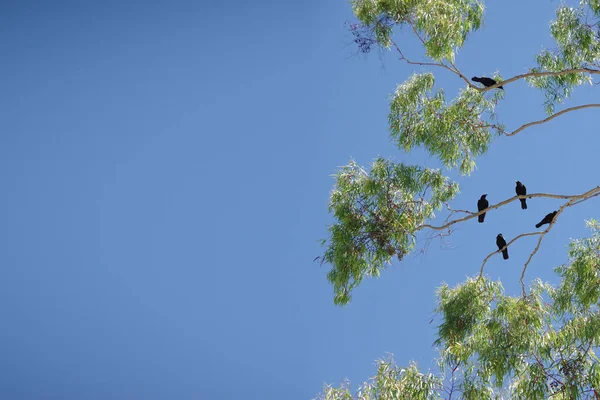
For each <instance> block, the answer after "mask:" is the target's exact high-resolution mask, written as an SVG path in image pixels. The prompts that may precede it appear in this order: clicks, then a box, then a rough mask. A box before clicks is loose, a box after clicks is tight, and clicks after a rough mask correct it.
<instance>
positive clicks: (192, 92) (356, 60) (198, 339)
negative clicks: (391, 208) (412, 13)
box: [0, 1, 600, 400]
mask: <svg viewBox="0 0 600 400" xmlns="http://www.w3.org/2000/svg"><path fill="white" fill-rule="evenodd" d="M544 4H545V5H546V8H543V9H542V10H539V8H541V7H540V5H538V4H537V3H536V5H535V7H536V10H537V11H536V12H533V7H534V6H533V4H531V5H530V4H529V3H527V2H522V1H520V2H516V1H505V2H502V5H500V4H499V3H498V2H490V4H488V6H487V7H488V8H487V11H486V22H485V27H484V28H483V29H482V31H480V32H479V33H477V34H476V35H474V36H472V37H471V38H470V39H469V41H468V43H467V45H466V47H465V49H464V50H463V51H461V53H460V54H459V56H458V58H457V65H458V66H459V68H461V70H462V71H463V72H464V73H465V74H466V75H468V76H472V75H490V74H493V73H494V71H496V70H499V71H500V72H501V74H502V75H503V76H504V77H505V78H508V77H510V76H513V75H515V74H519V73H522V72H525V71H526V69H527V68H528V67H530V66H532V65H533V64H532V61H533V57H534V55H535V54H536V53H537V52H538V51H540V50H541V49H542V48H543V46H550V45H551V42H550V38H549V33H548V30H547V26H548V21H549V20H550V19H551V18H552V16H553V12H554V7H555V6H556V5H557V3H556V2H548V3H547V4H546V3H544ZM517 5H518V7H517ZM513 9H519V10H520V11H519V12H518V13H517V12H512V11H511V12H510V15H507V13H506V10H513ZM1 11H2V12H1V14H2V17H1V18H2V23H1V24H0V49H1V50H2V54H4V56H5V57H3V62H2V65H1V66H0V71H1V72H2V74H1V76H2V95H1V96H0V102H1V103H0V110H1V111H0V184H1V186H2V188H3V190H2V196H0V207H1V209H2V210H3V211H4V212H3V213H2V223H1V224H0V240H1V242H2V251H1V252H0V265H1V266H2V279H0V296H1V301H0V315H1V316H2V320H3V324H2V325H3V327H2V330H0V354H2V355H3V356H2V357H0V397H1V398H6V399H107V398H111V399H150V400H153V399H172V398H176V399H239V398H257V399H258V398H260V399H265V400H269V399H283V398H285V399H309V398H312V397H314V396H315V395H316V393H318V392H319V391H320V390H321V387H322V384H323V383H326V382H328V383H334V384H338V383H339V382H340V381H341V380H343V379H344V378H346V377H347V378H349V379H350V380H351V381H352V382H353V383H354V384H355V385H357V384H359V383H360V382H362V381H364V380H365V379H367V378H368V377H369V376H372V375H374V373H375V368H374V365H373V362H374V361H375V360H376V359H377V358H380V357H384V356H385V355H386V353H388V352H392V353H394V354H395V358H396V360H397V362H398V363H399V364H406V363H408V362H409V361H410V360H416V361H417V362H418V363H419V365H420V366H422V367H423V368H425V369H426V368H428V367H431V366H432V365H433V359H434V358H435V357H436V353H435V351H434V349H433V348H432V343H433V341H434V339H435V329H436V325H437V323H439V321H437V320H434V322H433V323H431V324H430V323H429V321H430V319H431V318H432V315H433V314H432V310H433V309H434V307H435V295H434V293H435V289H436V288H437V287H439V285H440V284H441V283H442V282H447V283H449V284H452V285H453V284H456V283H458V282H460V281H462V280H464V279H465V277H466V276H468V275H474V274H476V273H477V271H478V270H479V267H480V265H481V261H482V260H483V258H484V257H485V256H486V255H487V254H489V253H490V252H491V251H493V250H494V249H495V236H496V235H497V234H498V233H500V232H502V233H503V234H504V236H505V237H507V238H512V237H514V236H515V235H517V234H519V233H521V232H524V231H526V230H530V229H531V228H533V225H534V224H535V223H536V222H538V221H539V220H540V219H541V218H542V217H543V216H544V215H545V214H546V213H548V212H550V211H552V210H554V209H556V208H557V207H558V205H559V204H560V202H558V201H552V200H536V201H533V200H531V201H529V209H528V210H527V211H522V210H521V209H520V208H519V206H518V204H517V203H515V204H511V207H505V208H503V209H501V210H500V211H498V212H495V213H489V214H488V216H487V218H486V222H485V224H483V225H481V224H477V223H476V222H474V221H473V222H472V223H467V224H463V225H460V226H458V227H457V230H456V232H455V233H454V234H453V235H452V237H451V238H450V239H449V240H447V242H446V244H445V245H444V246H441V245H440V243H439V242H437V241H434V242H432V243H431V245H430V246H429V248H428V250H427V252H426V253H425V254H424V255H417V253H414V254H412V255H410V256H408V257H407V258H406V259H405V260H404V261H403V262H401V263H398V262H396V263H394V264H393V265H392V266H390V268H389V269H388V270H387V271H385V272H384V273H383V274H382V278H380V279H378V280H369V281H366V282H365V283H364V284H363V285H362V286H361V287H360V288H359V289H357V290H356V291H355V293H354V298H353V302H352V303H351V304H350V305H349V306H347V307H345V308H339V307H335V306H334V305H333V300H332V299H333V296H332V289H331V287H330V286H329V285H328V283H327V281H326V279H325V275H326V272H327V266H325V265H324V266H319V265H318V264H316V263H313V262H312V260H313V259H314V257H316V256H317V255H320V254H321V249H320V247H319V244H318V239H321V238H325V237H326V234H327V231H326V226H327V224H328V223H330V222H331V219H330V217H329V215H328V213H327V199H328V196H329V191H330V189H331V187H332V184H333V180H332V178H331V176H330V175H331V174H332V173H333V172H334V171H335V170H336V168H337V167H338V166H340V165H344V164H346V163H347V162H348V161H349V160H350V159H351V158H354V159H355V160H357V161H358V162H359V163H360V164H362V165H365V166H368V165H369V164H370V163H371V161H372V160H373V159H374V158H376V157H377V156H384V157H391V158H393V159H394V160H396V161H402V162H405V163H408V164H412V163H414V164H421V165H427V166H431V167H436V166H437V165H438V163H437V162H436V160H434V159H431V158H430V157H428V156H427V155H426V154H425V153H424V152H422V151H416V152H414V153H411V154H404V153H402V152H400V151H399V150H397V149H396V148H394V146H393V144H392V143H391V141H390V139H389V138H388V136H387V123H386V121H387V111H388V108H387V105H388V98H389V95H390V94H391V93H392V92H393V91H394V89H395V86H396V85H397V84H399V83H401V82H402V81H404V80H405V79H406V78H407V77H409V76H410V74H412V72H413V71H415V69H413V68H412V67H411V66H408V65H406V64H403V63H402V62H400V61H398V60H396V56H395V55H394V54H393V53H390V52H381V53H379V54H378V53H377V52H375V53H372V54H370V55H369V56H368V57H363V56H353V55H354V53H355V51H356V50H355V48H354V47H353V46H352V38H351V36H350V35H349V33H348V32H347V30H345V29H344V22H345V21H348V20H352V15H351V8H350V6H349V5H348V4H347V3H346V2H344V1H335V2H322V1H306V2H266V1H262V2H261V1H259V2H252V3H244V2H225V3H223V4H222V5H216V6H215V5H208V4H203V3H202V2H192V1H172V2H150V3H148V4H145V5H144V7H143V8H142V7H140V6H139V5H135V4H133V3H127V4H123V2H113V1H109V2H104V3H102V4H100V3H92V2H66V1H62V2H61V1H57V2H52V3H49V2H25V1H23V2H4V3H3V5H2V7H1ZM398 42H399V44H400V45H401V46H402V48H403V50H406V51H405V53H406V55H407V56H408V57H411V58H414V59H419V57H420V56H421V54H422V53H421V49H420V48H419V47H418V46H416V45H415V43H414V41H413V40H412V39H410V38H403V39H400V40H398ZM486 43H487V46H486V47H488V48H484V45H486ZM490 43H491V44H492V46H491V48H490V46H489V44H490ZM425 70H426V69H417V70H416V71H425ZM435 73H436V78H437V81H436V86H437V87H444V88H445V90H446V93H447V95H448V97H452V96H453V95H454V94H455V93H456V91H457V90H458V89H459V88H460V87H461V85H462V82H461V81H460V80H459V79H457V78H456V77H454V76H451V75H448V74H447V73H445V72H444V71H435ZM592 99H593V94H592V89H590V88H582V89H578V90H577V91H576V94H575V97H574V99H573V100H571V101H569V103H568V104H569V105H575V104H581V103H584V102H591V101H592ZM542 102H543V97H542V95H541V94H540V93H538V92H535V91H533V90H532V89H529V88H528V87H527V86H526V84H525V83H524V82H516V83H513V84H510V85H508V86H507V87H506V96H505V101H504V102H502V103H501V104H500V106H499V107H498V112H499V116H500V118H501V119H502V121H503V122H504V123H505V124H506V125H507V127H508V128H509V129H510V128H516V127H518V126H520V125H521V124H522V123H525V122H529V121H531V120H534V119H540V118H543V117H544V114H543V108H542ZM596 102H597V101H596ZM594 117H596V118H594ZM598 148H600V140H599V139H598V135H597V112H596V111H594V110H593V109H592V110H584V111H579V112H577V113H572V114H568V115H566V116H564V117H560V118H559V119H557V120H555V121H552V122H551V123H548V124H546V125H543V126H539V127H533V128H530V129H528V130H526V131H524V132H522V133H521V134H519V135H517V136H516V137H513V138H499V139H497V140H496V141H495V142H494V143H493V145H492V147H491V150H490V151H489V153H488V154H487V155H485V156H484V157H481V158H480V159H479V160H478V170H477V171H476V172H475V173H474V174H473V175H472V176H471V177H468V178H460V183H461V190H462V194H461V195H460V197H459V198H457V200H456V202H455V203H454V206H455V207H456V208H463V209H464V208H474V207H475V205H476V202H477V199H478V198H479V196H480V195H481V194H482V193H488V199H489V200H490V202H491V203H495V202H497V201H500V200H503V199H506V198H508V197H511V196H513V195H514V181H515V180H517V179H519V180H521V181H523V182H524V183H525V184H526V185H527V188H528V190H529V191H530V192H553V193H566V194H575V193H582V192H584V191H586V190H587V189H589V188H591V187H593V186H596V185H597V181H595V180H594V177H595V176H597V162H596V157H597V149H598ZM451 176H453V177H456V175H455V174H453V173H451ZM597 210H598V200H591V201H589V202H588V203H584V204H581V205H579V206H578V207H576V208H572V209H568V210H567V211H566V212H565V213H563V215H562V216H561V218H560V220H559V223H558V224H557V225H556V226H555V227H554V228H553V230H552V231H551V233H550V234H548V235H547V236H546V238H545V239H544V242H543V245H542V248H541V249H540V251H539V253H538V254H537V255H536V256H535V258H534V261H533V262H532V264H531V265H530V267H529V269H528V274H527V278H528V279H533V278H534V277H536V276H539V277H541V278H542V279H545V280H553V276H552V272H551V271H552V267H553V266H555V265H557V264H560V263H562V262H565V261H566V248H565V246H566V244H567V243H568V240H569V238H574V237H581V236H584V235H586V233H587V232H586V229H585V227H584V223H583V220H584V219H585V218H591V217H596V218H598V217H600V215H598V211H597ZM534 245H535V239H534V238H526V239H523V240H521V241H519V242H517V243H515V245H514V246H511V248H510V260H509V261H506V262H505V261H503V260H502V259H501V258H500V257H494V258H492V259H491V260H490V261H489V263H488V264H487V267H486V272H487V274H488V275H489V276H490V277H491V278H494V279H497V278H500V279H502V280H503V282H504V285H505V287H506V288H507V291H508V292H509V293H514V294H517V293H518V290H519V285H518V278H519V276H520V273H521V267H522V265H523V263H524V262H525V260H526V259H527V256H528V254H529V252H530V251H531V250H532V249H533V247H534Z"/></svg>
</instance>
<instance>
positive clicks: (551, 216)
mask: <svg viewBox="0 0 600 400" xmlns="http://www.w3.org/2000/svg"><path fill="white" fill-rule="evenodd" d="M557 213H558V211H553V212H551V213H550V214H547V215H546V216H545V217H544V218H543V219H542V220H541V221H540V223H539V224H535V227H536V228H539V227H540V226H542V225H545V224H550V223H552V221H553V220H554V217H555V216H556V214H557Z"/></svg>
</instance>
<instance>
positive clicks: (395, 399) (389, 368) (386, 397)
mask: <svg viewBox="0 0 600 400" xmlns="http://www.w3.org/2000/svg"><path fill="white" fill-rule="evenodd" d="M441 388H442V381H441V379H439V377H437V376H435V375H433V374H422V373H420V372H419V369H418V368H417V365H416V364H414V363H412V364H410V365H409V366H408V367H407V368H399V367H397V366H396V365H395V364H394V361H393V360H392V359H391V358H390V359H388V360H379V361H378V368H377V375H376V376H375V377H373V378H371V380H370V381H369V382H366V383H364V384H363V385H362V386H361V388H360V389H359V391H358V393H357V395H356V396H355V397H354V396H352V394H351V390H350V388H349V384H348V383H346V384H345V385H342V387H340V388H333V387H331V386H327V387H326V388H325V390H324V392H323V393H322V394H321V395H320V396H319V397H318V399H320V400H346V399H348V400H352V399H356V400H372V399H380V400H430V399H431V400H433V399H439V398H440V397H439V395H438V391H439V390H440V389H441Z"/></svg>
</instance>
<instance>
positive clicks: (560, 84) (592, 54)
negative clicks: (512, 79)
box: [527, 0, 600, 114]
mask: <svg viewBox="0 0 600 400" xmlns="http://www.w3.org/2000/svg"><path fill="white" fill-rule="evenodd" d="M598 3H599V2H598V1H597V0H596V1H585V2H582V4H581V6H580V7H579V8H572V7H567V6H561V7H559V8H558V9H557V11H556V20H554V21H553V22H552V24H551V25H550V32H551V34H552V37H553V38H554V40H555V41H556V45H557V48H556V49H554V50H544V51H542V52H541V53H540V54H539V55H538V56H537V58H536V61H537V64H538V67H537V68H532V69H531V70H530V72H536V73H537V72H542V71H549V72H560V71H565V70H570V69H579V68H590V67H594V66H596V67H597V66H598V62H599V61H600V37H599V36H598V27H597V26H594V25H590V24H588V23H587V22H586V21H587V19H588V15H589V14H593V15H594V14H595V16H596V17H600V10H599V7H600V5H599V4H598ZM586 6H589V8H587V7H586ZM527 80H528V82H529V83H530V84H531V85H533V86H534V87H537V88H540V89H543V90H544V93H545V95H546V103H545V105H546V112H547V113H548V114H553V113H554V107H555V105H556V104H557V103H562V102H563V101H564V100H565V99H566V98H568V97H569V96H570V95H571V92H572V91H573V89H574V88H575V87H576V86H579V85H582V84H584V83H591V82H592V80H591V77H590V76H589V75H587V74H584V73H581V72H580V73H567V74H561V75H555V76H531V77H528V78H527Z"/></svg>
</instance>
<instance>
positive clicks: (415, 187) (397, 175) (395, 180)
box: [323, 158, 458, 305]
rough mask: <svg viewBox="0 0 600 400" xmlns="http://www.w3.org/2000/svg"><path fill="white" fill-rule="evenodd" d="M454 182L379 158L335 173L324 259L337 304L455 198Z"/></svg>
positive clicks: (433, 172) (400, 253)
mask: <svg viewBox="0 0 600 400" xmlns="http://www.w3.org/2000/svg"><path fill="white" fill-rule="evenodd" d="M457 193H458V185H457V184H456V183H451V182H449V180H448V178H446V177H445V176H443V175H442V174H441V172H440V171H438V170H432V169H428V168H419V167H416V166H407V165H404V164H395V163H393V162H391V161H388V160H384V159H381V158H380V159H377V160H376V161H375V162H374V163H373V166H372V168H371V172H370V173H367V172H366V171H365V170H363V169H362V168H361V167H359V166H358V165H357V164H356V163H355V162H351V163H350V164H349V165H347V166H345V167H342V168H341V170H340V171H339V172H338V173H337V176H336V184H335V187H334V189H333V191H332V193H331V198H330V203H329V210H330V212H332V213H333V216H334V218H335V219H336V221H337V222H336V223H335V224H334V225H332V226H330V228H329V232H330V234H331V237H330V240H329V243H328V247H327V249H326V251H325V254H324V256H323V261H324V262H327V263H330V264H331V265H332V266H333V268H332V269H331V271H330V272H329V273H328V275H327V277H328V279H329V281H330V282H331V283H332V284H333V286H334V291H335V299H334V301H335V303H336V304H339V305H343V304H347V303H348V302H349V301H350V294H351V291H352V289H354V288H355V287H356V286H357V285H358V284H359V283H360V282H361V280H362V279H363V277H364V276H379V273H380V269H381V268H382V267H383V266H384V265H385V264H386V263H389V262H390V260H391V259H392V257H393V256H394V255H396V256H397V257H398V258H399V259H402V257H403V256H404V255H405V254H406V253H408V252H409V251H410V250H411V249H412V248H413V246H414V238H415V231H416V229H417V227H418V226H419V225H421V224H423V223H424V221H426V220H427V219H428V218H431V217H433V216H434V211H435V210H436V209H439V208H440V207H441V206H442V205H443V204H444V202H447V201H449V200H451V199H452V198H454V196H455V195H456V194H457Z"/></svg>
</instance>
